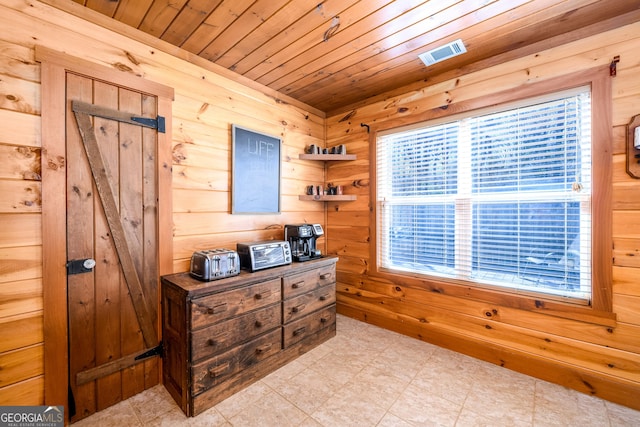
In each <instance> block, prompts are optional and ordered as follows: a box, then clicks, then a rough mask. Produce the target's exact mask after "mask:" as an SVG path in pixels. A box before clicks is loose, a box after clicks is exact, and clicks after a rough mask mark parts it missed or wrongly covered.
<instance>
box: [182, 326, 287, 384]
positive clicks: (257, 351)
mask: <svg viewBox="0 0 640 427" xmlns="http://www.w3.org/2000/svg"><path fill="white" fill-rule="evenodd" d="M281 349H282V332H281V331H280V329H276V330H274V331H271V332H268V333H266V334H265V335H261V336H259V337H257V338H256V339H254V340H253V341H250V342H248V343H246V344H244V345H241V346H238V347H235V348H233V349H231V350H229V351H227V352H225V353H222V354H220V355H218V356H214V357H212V358H211V359H207V360H205V361H203V362H200V363H198V364H196V365H194V366H193V368H192V370H191V389H192V393H193V395H194V396H195V395H197V394H199V393H202V392H203V391H205V390H207V389H208V388H210V387H213V386H215V385H216V384H219V383H221V382H222V381H225V380H226V379H228V378H230V377H231V376H232V375H234V374H236V373H238V372H240V371H241V370H242V369H244V368H246V367H248V366H251V365H254V364H256V363H258V362H260V361H261V360H264V359H266V358H268V357H270V356H273V355H275V354H276V353H278V352H280V351H281Z"/></svg>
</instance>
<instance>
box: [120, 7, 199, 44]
mask: <svg viewBox="0 0 640 427" xmlns="http://www.w3.org/2000/svg"><path fill="white" fill-rule="evenodd" d="M186 3H187V0H154V1H153V3H152V4H151V7H149V10H147V13H146V14H145V16H144V19H143V20H142V22H141V23H140V25H139V26H138V29H139V30H141V31H143V32H145V33H148V34H151V35H152V36H155V37H158V38H160V37H161V36H162V34H164V32H165V31H166V29H167V28H168V27H169V25H171V23H172V22H173V20H174V19H175V18H176V16H178V14H179V13H180V12H181V11H182V8H183V7H184V5H185V4H186ZM122 13H123V15H124V14H126V9H122Z"/></svg>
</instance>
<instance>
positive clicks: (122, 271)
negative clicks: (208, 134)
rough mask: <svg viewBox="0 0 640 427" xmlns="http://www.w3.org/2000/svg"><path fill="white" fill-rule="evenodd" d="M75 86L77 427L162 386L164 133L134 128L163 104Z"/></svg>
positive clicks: (71, 177)
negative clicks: (160, 154) (160, 148)
mask: <svg viewBox="0 0 640 427" xmlns="http://www.w3.org/2000/svg"><path fill="white" fill-rule="evenodd" d="M66 79H67V82H66V84H67V90H66V97H67V114H66V131H67V145H66V159H67V161H66V172H67V179H66V181H67V184H66V195H67V196H66V197H67V201H66V203H67V260H68V263H67V287H68V288H67V289H68V322H69V382H70V387H71V391H72V400H71V402H70V406H71V408H70V410H71V412H72V414H71V415H72V417H71V420H72V421H77V420H79V419H82V418H85V417H86V416H88V415H91V414H92V413H94V412H96V411H100V410H102V409H104V408H106V407H108V406H111V405H113V404H115V403H118V402H120V401H121V400H123V399H127V398H128V397H131V396H133V395H134V394H136V393H139V392H141V391H143V390H145V389H146V388H149V387H151V386H153V385H155V384H157V383H158V378H159V375H158V369H159V366H158V365H159V363H158V357H154V355H155V356H157V352H156V351H154V348H156V346H157V345H158V341H159V340H158V332H157V330H158V327H157V325H158V288H159V286H158V215H157V213H158V209H157V204H158V193H157V188H158V185H157V170H156V168H157V162H156V159H157V151H156V150H157V130H156V129H153V128H152V127H147V126H149V125H150V126H153V124H154V123H153V121H152V120H151V121H150V123H147V126H142V125H141V124H138V123H136V122H132V121H131V120H129V122H127V120H126V118H127V117H139V118H141V122H142V123H146V122H145V118H156V117H157V99H156V97H155V96H149V95H145V94H143V93H140V92H136V91H134V90H131V89H127V88H123V87H119V86H117V85H115V84H111V83H106V82H104V81H100V80H94V79H92V78H89V77H85V76H81V75H77V74H73V73H67V74H66ZM122 112H126V113H127V114H124V115H122V114H121V113H122ZM156 123H157V121H156ZM156 350H157V349H156ZM145 353H147V354H145ZM74 404H75V405H74ZM73 406H75V415H74V414H73V409H74V408H73Z"/></svg>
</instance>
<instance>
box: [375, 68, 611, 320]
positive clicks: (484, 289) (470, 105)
mask: <svg viewBox="0 0 640 427" xmlns="http://www.w3.org/2000/svg"><path fill="white" fill-rule="evenodd" d="M581 86H589V87H590V88H591V97H592V100H591V103H592V111H591V117H592V168H593V184H592V185H593V190H592V211H591V212H592V218H593V219H592V232H591V237H592V243H591V245H592V247H591V251H592V252H591V254H592V255H591V256H592V261H591V262H592V272H591V278H592V284H591V287H592V289H591V300H590V302H589V304H588V305H580V304H575V303H572V302H570V301H569V300H567V301H566V302H565V301H562V300H559V299H558V298H557V297H554V296H546V295H545V294H543V293H539V294H538V293H532V294H516V293H515V292H512V291H510V290H509V289H506V288H497V287H491V286H484V285H482V284H477V283H472V282H467V281H463V280H456V279H445V278H441V277H433V276H427V275H424V274H418V273H416V274H406V273H404V274H403V273H395V272H389V271H383V269H382V268H381V267H380V266H379V265H378V254H377V245H378V236H377V227H378V224H377V219H378V212H377V203H376V200H377V182H376V179H377V170H376V141H377V134H378V132H382V131H388V130H391V129H394V128H398V127H401V126H406V125H409V124H413V123H420V122H426V121H429V120H433V119H437V118H441V117H447V116H451V115H455V114H459V113H462V112H468V111H473V110H478V109H481V108H486V107H490V106H495V105H500V104H504V103H509V102H514V101H519V100H523V99H527V98H533V97H536V96H541V95H546V94H551V93H555V92H559V91H562V90H566V89H572V88H577V87H581ZM612 115H613V113H612V89H611V77H610V76H609V67H598V68H593V69H589V70H584V71H579V72H575V73H571V74H567V75H564V76H561V77H556V78H552V79H549V80H546V81H541V82H537V83H533V84H524V85H521V86H519V87H516V88H513V89H511V90H508V91H503V92H498V93H489V94H487V95H486V96H482V97H479V98H475V99H471V100H466V101H462V102H460V103H456V104H451V105H449V106H448V107H447V108H444V109H433V110H429V111H427V112H425V113H424V114H422V115H420V116H419V117H415V119H413V120H411V121H409V120H407V119H406V118H403V119H398V120H392V121H388V122H385V123H383V124H381V125H379V126H376V127H372V129H371V133H370V136H369V146H370V159H371V164H370V165H371V167H370V179H371V187H370V189H371V194H370V198H371V206H372V209H371V216H370V223H371V224H372V227H371V234H372V244H371V245H370V260H371V262H372V268H371V270H370V271H369V274H370V275H371V276H375V277H380V278H383V279H386V280H390V281H392V282H393V283H396V284H398V285H402V286H407V287H412V288H418V289H423V290H427V291H430V292H437V293H439V294H443V295H449V296H452V297H459V298H466V299H473V300H477V301H485V302H488V303H492V304H497V305H501V306H507V307H514V308H518V309H523V310H531V311H536V312H541V313H546V314H549V315H553V316H558V317H564V318H570V319H577V320H581V321H585V322H589V323H595V324H599V325H605V326H610V327H614V326H615V325H616V315H615V313H613V311H612V310H613V309H612V282H613V277H612V276H613V260H612V208H611V207H612V202H611V186H612V165H611V164H612V157H611V156H612V140H613V129H612Z"/></svg>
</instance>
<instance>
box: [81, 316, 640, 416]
mask: <svg viewBox="0 0 640 427" xmlns="http://www.w3.org/2000/svg"><path fill="white" fill-rule="evenodd" d="M337 319H338V320H337V325H336V326H337V336H336V337H335V338H332V339H330V340H328V341H327V342H325V343H324V344H322V345H320V346H319V347H316V348H315V349H313V350H311V351H310V352H308V353H306V354H304V355H302V356H301V357H299V358H298V359H296V360H295V361H293V362H291V363H289V364H287V365H285V366H283V367H282V368H280V369H278V370H277V371H275V372H273V373H271V374H270V375H268V376H266V377H265V378H263V379H262V380H260V381H257V382H256V383H254V384H252V385H251V386H249V387H247V388H245V389H244V390H242V391H240V392H238V393H236V394H235V395H233V396H231V397H229V398H228V399H225V400H224V401H222V402H220V403H218V404H217V405H215V406H214V407H213V408H210V409H209V410H207V411H205V412H204V413H202V414H200V415H199V416H197V417H192V418H187V417H186V416H185V415H184V414H183V413H182V411H181V410H180V408H179V407H178V406H177V405H176V404H175V402H174V401H173V399H172V398H171V397H170V396H169V394H168V393H167V392H166V390H165V389H164V388H163V387H162V386H161V385H159V386H156V387H153V388H151V389H149V390H146V391H144V392H143V393H140V394H139V395H136V396H134V397H132V398H130V399H128V400H127V401H125V402H121V403H118V404H117V405H115V406H112V407H111V408H108V409H106V410H104V411H102V412H98V413H96V414H94V415H92V416H91V417H88V418H87V419H85V420H82V421H80V422H78V423H77V424H75V425H77V426H79V427H84V426H100V427H102V426H105V427H109V426H118V427H126V426H133V427H138V426H172V427H173V426H189V427H198V426H203V427H204V426H207V427H251V426H260V427H272V426H274V427H275V426H278V427H279V426H295V427H350V426H354V427H408V426H413V427H415V426H456V427H481V426H487V427H489V426H491V427H502V426H504V427H548V426H556V425H557V426H579V427H590V426H597V427H601V426H611V427H631V426H633V427H638V426H640V411H635V410H633V409H630V408H626V407H624V406H620V405H616V404H613V403H610V402H606V401H604V400H602V399H598V398H595V397H592V396H588V395H585V394H582V393H578V392H576V391H574V390H570V389H568V388H566V387H562V386H559V385H556V384H552V383H548V382H545V381H541V380H538V379H535V378H533V377H529V376H527V375H523V374H520V373H518V372H514V371H510V370H508V369H506V368H502V367H500V366H496V365H493V364H490V363H486V362H483V361H480V360H477V359H474V358H471V357H468V356H465V355H463V354H460V353H456V352H453V351H450V350H447V349H443V348H439V347H436V346H433V345H431V344H428V343H425V342H422V341H419V340H416V339H412V338H409V337H406V336H403V335H400V334H397V333H395V332H391V331H386V330H383V329H381V328H377V327H375V326H372V325H368V324H366V323H363V322H359V321H357V320H354V319H350V318H347V317H344V316H341V315H338V318H337Z"/></svg>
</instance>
